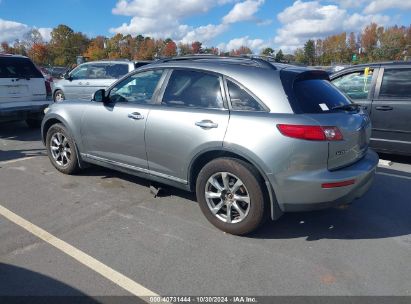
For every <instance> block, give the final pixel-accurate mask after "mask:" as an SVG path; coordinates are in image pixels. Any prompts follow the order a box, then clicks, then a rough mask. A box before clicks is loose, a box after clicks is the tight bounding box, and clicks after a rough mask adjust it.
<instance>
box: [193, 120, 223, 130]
mask: <svg viewBox="0 0 411 304" xmlns="http://www.w3.org/2000/svg"><path fill="white" fill-rule="evenodd" d="M195 125H196V126H197V127H201V128H204V129H212V128H218V124H217V123H215V122H212V121H211V120H202V121H197V122H196V123H195Z"/></svg>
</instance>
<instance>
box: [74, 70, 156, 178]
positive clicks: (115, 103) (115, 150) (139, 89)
mask: <svg viewBox="0 0 411 304" xmlns="http://www.w3.org/2000/svg"><path fill="white" fill-rule="evenodd" d="M162 73H163V71H162V70H154V71H145V72H140V73H137V74H133V75H130V76H129V77H127V78H126V79H124V80H123V81H121V82H120V83H118V84H117V85H115V86H114V87H113V88H112V89H111V91H110V92H108V95H109V102H107V103H106V104H102V103H97V102H93V103H92V104H91V105H90V106H88V107H87V108H86V109H85V113H84V115H83V118H82V139H83V145H84V147H85V148H84V151H85V153H86V154H87V156H88V157H91V158H94V159H97V160H100V161H103V162H110V163H113V162H114V163H115V164H117V165H119V166H124V167H127V168H130V169H135V170H137V171H138V170H140V171H141V170H146V169H147V158H146V151H145V140H144V132H145V126H146V121H147V117H148V116H149V113H150V110H151V108H152V107H153V105H152V100H153V95H154V92H155V91H156V88H157V85H158V83H159V80H160V79H161V76H162Z"/></svg>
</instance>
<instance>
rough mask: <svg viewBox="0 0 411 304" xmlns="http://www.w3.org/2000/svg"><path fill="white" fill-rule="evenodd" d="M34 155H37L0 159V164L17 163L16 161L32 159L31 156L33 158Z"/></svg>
mask: <svg viewBox="0 0 411 304" xmlns="http://www.w3.org/2000/svg"><path fill="white" fill-rule="evenodd" d="M35 157H37V156H28V157H23V158H17V159H12V160H6V161H2V162H0V166H3V165H7V164H12V163H17V162H20V161H24V160H28V159H32V158H35Z"/></svg>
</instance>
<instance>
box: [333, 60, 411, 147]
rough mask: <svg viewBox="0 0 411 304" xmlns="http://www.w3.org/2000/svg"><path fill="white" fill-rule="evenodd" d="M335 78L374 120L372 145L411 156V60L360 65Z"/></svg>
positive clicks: (342, 71)
mask: <svg viewBox="0 0 411 304" xmlns="http://www.w3.org/2000/svg"><path fill="white" fill-rule="evenodd" d="M330 78H331V81H332V82H333V84H334V85H336V86H337V87H338V88H339V89H340V90H341V91H343V92H344V93H345V94H346V95H348V96H349V97H350V98H351V99H352V100H353V101H354V102H355V103H358V104H360V105H361V106H362V107H363V108H364V109H366V110H367V111H368V113H369V115H370V118H371V121H372V136H371V144H370V145H371V147H372V148H374V149H375V150H377V151H378V152H386V153H393V154H404V155H411V62H384V63H372V64H366V65H356V66H353V67H349V68H346V69H343V70H341V71H338V72H336V73H334V74H332V75H331V76H330Z"/></svg>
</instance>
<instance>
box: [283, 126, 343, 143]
mask: <svg viewBox="0 0 411 304" xmlns="http://www.w3.org/2000/svg"><path fill="white" fill-rule="evenodd" d="M277 128H278V130H280V132H281V134H283V135H285V136H288V137H292V138H298V139H306V140H321V141H325V140H342V139H343V136H342V133H341V131H340V130H339V129H338V128H337V127H332V126H306V125H286V124H279V125H277Z"/></svg>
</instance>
